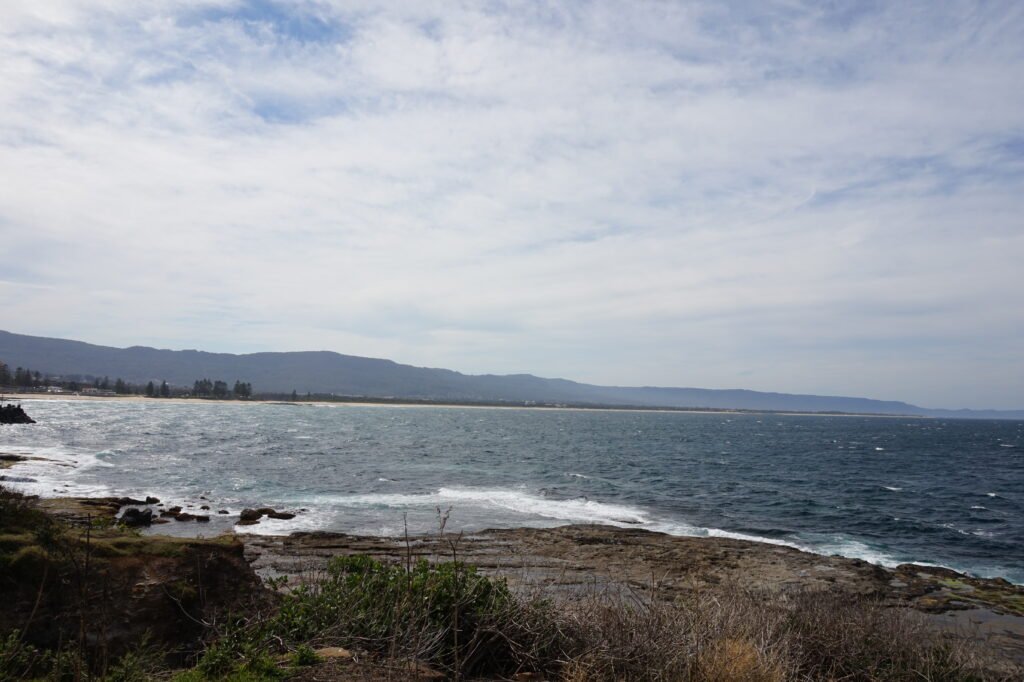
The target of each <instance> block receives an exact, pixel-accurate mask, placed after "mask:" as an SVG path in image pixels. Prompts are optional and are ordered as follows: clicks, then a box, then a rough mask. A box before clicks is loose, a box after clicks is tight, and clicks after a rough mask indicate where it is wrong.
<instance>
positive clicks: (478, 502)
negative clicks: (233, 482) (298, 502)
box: [310, 488, 649, 526]
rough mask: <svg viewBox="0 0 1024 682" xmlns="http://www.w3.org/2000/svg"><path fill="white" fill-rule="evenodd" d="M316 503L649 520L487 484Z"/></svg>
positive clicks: (614, 508) (627, 511)
mask: <svg viewBox="0 0 1024 682" xmlns="http://www.w3.org/2000/svg"><path fill="white" fill-rule="evenodd" d="M310 502H311V503H313V504H325V503H326V504H328V505H331V504H334V505H342V506H351V505H355V506H384V507H417V506H420V507H445V506H456V507H457V506H459V505H465V506H468V507H484V508H491V509H502V510H505V511H510V512H516V513H519V514H524V515H534V516H541V517H544V518H549V519H558V520H562V521H572V522H583V523H604V524H609V525H615V526H623V525H624V526H642V525H644V524H646V523H648V522H649V519H648V516H647V514H645V513H644V512H643V511H642V510H640V509H637V508H635V507H627V506H625V505H619V504H610V503H607V502H595V501H593V500H587V499H584V498H574V499H566V500H554V499H548V498H545V497H541V496H538V495H534V494H530V493H527V492H525V491H522V490H512V489H501V488H496V489H485V488H440V489H438V490H437V491H436V492H433V493H420V494H387V493H384V494H367V495H347V496H320V497H317V498H314V499H313V500H310Z"/></svg>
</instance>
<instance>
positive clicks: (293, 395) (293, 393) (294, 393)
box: [292, 389, 299, 400]
mask: <svg viewBox="0 0 1024 682" xmlns="http://www.w3.org/2000/svg"><path fill="white" fill-rule="evenodd" d="M298 399H299V394H298V393H297V392H296V391H295V389H292V400H298Z"/></svg>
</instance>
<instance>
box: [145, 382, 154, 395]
mask: <svg viewBox="0 0 1024 682" xmlns="http://www.w3.org/2000/svg"><path fill="white" fill-rule="evenodd" d="M146 397H147V398H155V397H156V386H154V385H153V382H152V381H151V382H149V383H148V384H146Z"/></svg>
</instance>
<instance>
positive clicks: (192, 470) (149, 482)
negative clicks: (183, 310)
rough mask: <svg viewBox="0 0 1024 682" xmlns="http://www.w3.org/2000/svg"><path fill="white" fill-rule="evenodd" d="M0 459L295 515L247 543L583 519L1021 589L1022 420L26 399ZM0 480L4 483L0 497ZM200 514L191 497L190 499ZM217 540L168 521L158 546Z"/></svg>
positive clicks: (74, 483) (80, 484) (68, 476)
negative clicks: (988, 579) (989, 579)
mask: <svg viewBox="0 0 1024 682" xmlns="http://www.w3.org/2000/svg"><path fill="white" fill-rule="evenodd" d="M25 407H26V409H27V411H28V412H29V413H30V414H31V415H32V416H33V417H34V418H36V419H37V420H38V422H39V423H38V424H35V425H28V426H4V427H0V452H8V453H14V454H25V455H37V456H41V457H46V458H48V459H49V460H52V461H46V462H42V461H33V462H27V463H23V464H19V465H18V466H17V467H16V468H14V469H10V470H7V471H5V472H3V473H5V474H7V475H8V476H9V477H11V476H14V477H19V478H28V479H33V480H32V481H22V482H17V483H14V484H13V485H17V486H20V487H21V488H23V489H25V490H28V491H31V492H36V493H40V494H43V495H55V494H58V493H60V494H79V495H80V494H89V495H111V494H117V495H122V494H124V495H132V496H145V495H147V494H149V495H155V496H157V497H160V498H161V499H163V501H164V502H165V503H173V504H182V505H193V507H194V508H198V507H199V506H200V505H201V504H210V505H211V506H212V507H213V511H216V510H218V509H222V508H224V509H229V510H231V511H232V512H237V511H238V510H239V509H241V508H242V507H246V506H273V507H277V508H280V509H288V510H296V509H305V510H306V511H304V512H302V513H301V514H299V515H298V516H297V517H296V518H295V519H294V520H292V521H278V520H270V521H267V520H265V521H264V522H263V523H261V524H260V525H258V526H251V527H249V528H248V529H247V530H250V531H253V532H262V533H286V532H289V531H292V530H308V529H325V530H337V531H344V532H351V533H361V534H396V535H397V534H400V533H401V532H402V530H403V524H404V523H405V522H406V519H407V522H408V525H409V529H410V531H411V532H429V531H431V530H435V529H436V525H437V512H436V509H437V508H438V507H440V508H441V510H442V511H444V510H446V509H447V508H448V507H451V509H452V511H451V518H450V520H449V522H448V529H449V530H450V529H466V530H474V529H482V528H488V527H515V526H552V525H559V524H563V523H569V522H574V523H580V522H594V523H605V524H613V525H619V526H630V527H641V528H648V529H651V530H658V531H663V532H667V533H673V534H680V535H718V536H727V537H739V538H749V539H757V540H762V541H768V542H776V543H781V544H788V545H793V546H796V547H800V548H803V549H809V550H812V551H815V552H820V553H826V554H832V553H835V554H843V555H845V556H851V557H859V558H863V559H867V560H869V561H874V562H878V563H882V564H886V565H894V564H897V563H901V562H905V561H915V562H922V563H934V564H939V565H943V566H948V567H951V568H955V569H958V570H966V571H969V572H972V573H975V574H978V575H982V576H1002V577H1006V578H1008V579H1010V580H1012V581H1014V582H1017V583H1024V422H1006V421H1004V422H998V421H966V420H964V421H961V420H936V419H899V418H896V419H882V418H867V417H864V418H862V417H818V416H814V417H810V416H807V417H805V416H773V415H726V414H682V413H665V412H609V411H573V410H516V409H486V408H484V409H476V408H433V407H396V406H347V405H335V406H310V405H300V406H288V405H254V404H238V403H225V404H209V403H185V404H179V403H167V402H161V401H146V402H100V401H31V402H26V403H25ZM8 484H9V485H10V484H11V483H10V482H9V481H8ZM201 498H206V500H208V502H207V501H204V500H203V499H201ZM229 527H230V520H229V519H227V518H226V517H217V516H216V515H215V516H214V522H213V523H211V524H210V525H209V526H200V525H197V524H184V523H181V524H178V523H174V524H168V525H165V526H161V527H160V530H161V532H166V531H178V532H193V533H194V532H196V531H199V532H202V533H206V534H213V533H216V532H219V531H220V530H222V529H225V528H229Z"/></svg>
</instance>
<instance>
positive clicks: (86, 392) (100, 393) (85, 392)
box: [79, 386, 117, 398]
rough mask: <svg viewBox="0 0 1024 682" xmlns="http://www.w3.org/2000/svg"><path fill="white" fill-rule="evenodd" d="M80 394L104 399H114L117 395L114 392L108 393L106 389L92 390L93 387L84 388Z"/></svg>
mask: <svg viewBox="0 0 1024 682" xmlns="http://www.w3.org/2000/svg"><path fill="white" fill-rule="evenodd" d="M79 393H81V394H82V395H95V396H102V397H104V398H113V397H114V396H116V395H117V394H116V393H114V392H113V391H108V390H107V389H105V388H92V387H91V386H90V387H89V388H83V389H82V390H81V391H79Z"/></svg>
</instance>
